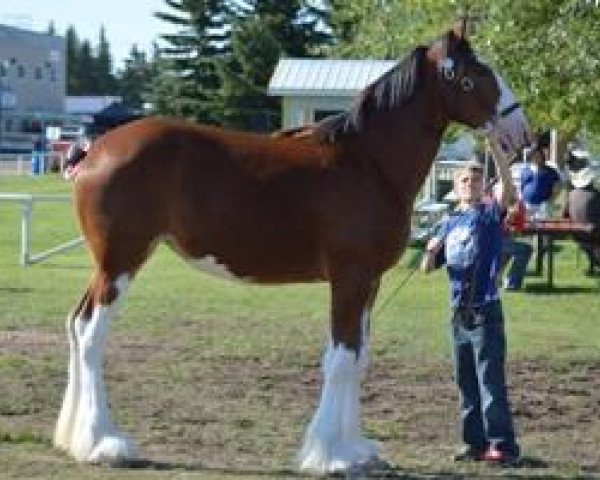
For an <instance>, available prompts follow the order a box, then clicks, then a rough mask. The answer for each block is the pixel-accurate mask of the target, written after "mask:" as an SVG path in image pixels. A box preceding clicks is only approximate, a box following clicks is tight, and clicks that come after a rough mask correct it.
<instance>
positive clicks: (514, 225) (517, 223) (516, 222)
mask: <svg viewBox="0 0 600 480" xmlns="http://www.w3.org/2000/svg"><path fill="white" fill-rule="evenodd" d="M525 219H526V210H525V203H524V202H523V200H519V201H518V202H517V203H516V204H515V205H514V206H513V207H509V208H508V211H507V213H506V218H505V219H504V237H503V238H502V258H503V261H504V262H506V263H505V264H507V263H508V262H510V266H509V267H508V271H507V272H506V276H505V278H504V289H505V290H508V291H515V290H520V289H521V287H522V286H523V279H524V277H525V273H526V272H527V264H528V263H529V260H530V259H531V254H532V253H533V247H532V246H531V245H530V244H529V243H527V242H525V241H522V240H517V239H516V238H515V234H518V233H520V232H522V231H523V229H524V228H525Z"/></svg>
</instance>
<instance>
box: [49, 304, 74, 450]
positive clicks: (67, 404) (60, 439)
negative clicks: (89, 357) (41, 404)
mask: <svg viewBox="0 0 600 480" xmlns="http://www.w3.org/2000/svg"><path fill="white" fill-rule="evenodd" d="M75 335H76V333H75V330H74V326H73V324H72V322H71V318H70V316H69V318H67V337H68V339H69V379H68V383H67V388H66V390H65V396H64V397H63V403H62V407H61V409H60V414H59V416H58V421H57V422H56V429H55V431H54V445H55V446H56V447H58V448H62V449H63V450H69V447H70V445H71V436H72V434H73V422H74V421H75V416H76V414H77V406H78V403H79V396H80V383H79V381H80V371H79V349H78V348H77V341H76V338H75Z"/></svg>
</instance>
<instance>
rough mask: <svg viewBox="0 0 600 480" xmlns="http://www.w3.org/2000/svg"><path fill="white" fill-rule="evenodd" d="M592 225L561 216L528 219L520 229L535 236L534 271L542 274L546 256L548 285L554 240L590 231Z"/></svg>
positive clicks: (552, 272) (551, 279) (550, 286)
mask: <svg viewBox="0 0 600 480" xmlns="http://www.w3.org/2000/svg"><path fill="white" fill-rule="evenodd" d="M593 230H594V225H593V224H591V223H583V222H574V221H572V220H569V219H563V218H549V219H544V220H541V219H536V220H530V221H528V222H527V223H526V224H525V229H524V230H523V231H522V233H523V234H524V235H534V236H536V259H535V273H536V274H537V275H541V274H542V270H543V266H544V254H546V255H547V256H548V264H547V266H546V272H547V278H548V287H549V288H553V287H554V241H555V240H558V239H561V238H569V237H571V236H573V235H574V234H577V233H588V234H589V233H592V231H593Z"/></svg>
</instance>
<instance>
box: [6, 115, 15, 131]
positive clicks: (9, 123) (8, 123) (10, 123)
mask: <svg viewBox="0 0 600 480" xmlns="http://www.w3.org/2000/svg"><path fill="white" fill-rule="evenodd" d="M12 128H13V121H12V118H7V119H6V123H5V124H4V131H5V132H12Z"/></svg>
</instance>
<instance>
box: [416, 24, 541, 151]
mask: <svg viewBox="0 0 600 480" xmlns="http://www.w3.org/2000/svg"><path fill="white" fill-rule="evenodd" d="M427 57H428V59H429V60H430V61H432V62H434V63H435V65H436V69H437V82H438V84H439V91H440V92H441V97H442V102H443V103H444V108H445V111H446V114H447V115H448V118H449V119H450V120H452V121H456V122H459V123H463V124H465V125H468V126H469V127H472V128H481V129H483V130H484V131H485V133H486V135H487V136H488V137H489V138H490V140H491V141H492V143H493V144H494V146H495V147H497V148H496V150H501V151H502V152H504V153H505V154H506V156H507V157H509V158H510V157H512V156H514V154H515V153H516V152H518V151H519V149H520V148H521V147H522V146H523V145H524V144H527V143H529V141H530V131H529V125H528V122H527V119H526V118H525V114H524V112H523V109H522V108H521V106H520V104H519V103H518V102H517V101H516V99H515V96H514V94H513V93H512V91H511V90H510V89H509V88H508V86H507V84H506V83H505V82H504V81H503V80H502V78H501V77H500V76H499V75H498V74H497V73H495V72H494V71H493V70H492V69H491V68H490V67H489V66H487V65H486V64H484V63H482V62H481V61H479V59H478V58H477V56H476V55H475V53H474V52H473V50H472V49H471V46H470V45H469V42H468V41H467V38H466V28H465V26H464V25H463V26H461V27H457V28H455V29H454V30H450V31H449V32H448V33H446V35H444V36H443V37H441V39H440V40H438V41H436V42H435V43H434V44H433V45H432V46H431V47H430V48H429V50H428V52H427Z"/></svg>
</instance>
